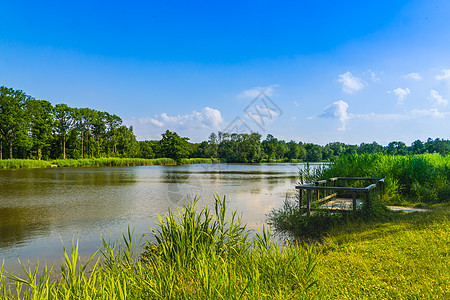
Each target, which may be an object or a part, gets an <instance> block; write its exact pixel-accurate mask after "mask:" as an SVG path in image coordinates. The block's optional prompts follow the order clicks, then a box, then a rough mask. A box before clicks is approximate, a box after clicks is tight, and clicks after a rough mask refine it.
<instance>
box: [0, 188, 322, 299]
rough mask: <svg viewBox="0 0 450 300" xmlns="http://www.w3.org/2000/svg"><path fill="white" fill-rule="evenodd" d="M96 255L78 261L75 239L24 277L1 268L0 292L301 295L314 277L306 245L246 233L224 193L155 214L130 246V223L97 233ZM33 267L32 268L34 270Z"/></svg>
mask: <svg viewBox="0 0 450 300" xmlns="http://www.w3.org/2000/svg"><path fill="white" fill-rule="evenodd" d="M102 243H103V246H102V248H101V249H100V250H99V251H100V252H99V253H100V254H101V257H100V258H99V259H94V257H95V255H94V256H93V257H92V259H91V261H89V262H88V263H86V264H81V263H80V258H79V256H78V244H77V243H75V244H74V245H73V246H72V248H71V250H70V251H66V249H65V248H64V249H63V252H64V263H62V265H61V268H60V272H59V273H58V274H59V275H58V276H57V279H51V278H53V277H52V276H51V274H52V273H54V270H53V268H47V267H44V268H43V269H40V268H39V267H36V268H35V269H28V268H26V267H24V271H25V273H26V275H25V276H23V277H17V276H15V275H12V274H6V275H5V273H6V272H4V271H3V268H2V269H1V272H0V297H1V298H2V299H14V298H20V299H44V298H45V299H51V298H55V299H288V298H302V297H308V293H309V291H310V290H311V288H312V287H313V286H314V285H315V284H316V283H317V282H316V280H315V276H314V270H315V268H316V265H317V253H316V252H315V250H314V248H313V247H302V246H297V245H290V246H284V247H281V246H279V245H277V244H275V243H274V242H273V241H272V240H271V238H270V232H269V230H267V229H265V228H263V229H262V230H261V231H258V232H256V233H255V234H254V237H253V238H250V237H249V231H248V230H247V229H246V227H245V225H243V224H242V222H241V220H240V218H239V217H238V216H236V212H233V213H232V214H231V215H228V214H227V212H226V202H225V198H223V199H219V197H218V196H216V198H215V210H214V213H212V212H211V211H210V210H208V209H207V208H204V209H202V210H200V211H197V208H196V202H195V201H193V202H191V203H190V204H188V205H186V206H184V207H183V208H182V209H181V211H177V212H172V211H169V213H168V214H167V215H165V216H162V217H160V218H159V226H158V228H156V229H154V230H153V236H152V239H151V240H149V241H147V242H146V244H145V249H146V250H145V252H144V254H142V255H138V254H137V253H136V250H135V249H136V242H135V239H134V236H133V233H132V230H130V229H129V230H128V232H127V233H126V234H124V235H123V239H122V240H121V241H120V242H111V241H107V240H105V239H102ZM38 274H39V276H38Z"/></svg>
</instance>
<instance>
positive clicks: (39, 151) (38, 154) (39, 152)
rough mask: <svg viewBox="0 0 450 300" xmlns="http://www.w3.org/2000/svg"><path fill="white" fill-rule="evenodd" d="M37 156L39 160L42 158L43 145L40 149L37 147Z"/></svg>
mask: <svg viewBox="0 0 450 300" xmlns="http://www.w3.org/2000/svg"><path fill="white" fill-rule="evenodd" d="M37 157H38V160H41V158H42V149H41V147H38V149H37Z"/></svg>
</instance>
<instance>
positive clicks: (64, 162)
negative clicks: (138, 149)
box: [52, 157, 177, 167]
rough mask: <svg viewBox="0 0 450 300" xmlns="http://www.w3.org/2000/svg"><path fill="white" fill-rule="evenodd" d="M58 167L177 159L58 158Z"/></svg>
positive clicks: (144, 163)
mask: <svg viewBox="0 0 450 300" xmlns="http://www.w3.org/2000/svg"><path fill="white" fill-rule="evenodd" d="M52 163H53V164H54V165H57V166H58V167H125V166H151V165H176V164H177V163H176V161H175V160H173V159H170V158H155V159H143V158H117V157H110V158H82V159H57V160H54V161H52Z"/></svg>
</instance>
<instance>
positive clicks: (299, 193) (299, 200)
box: [298, 189, 303, 213]
mask: <svg viewBox="0 0 450 300" xmlns="http://www.w3.org/2000/svg"><path fill="white" fill-rule="evenodd" d="M302 205H303V190H302V189H298V212H299V213H302Z"/></svg>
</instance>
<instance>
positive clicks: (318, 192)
mask: <svg viewBox="0 0 450 300" xmlns="http://www.w3.org/2000/svg"><path fill="white" fill-rule="evenodd" d="M319 185H320V184H319V182H318V181H316V186H317V187H318V186H319ZM316 191H317V202H318V201H319V200H320V190H319V189H317V190H316Z"/></svg>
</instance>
